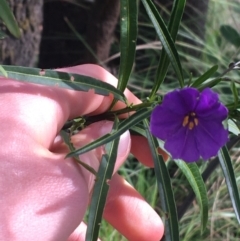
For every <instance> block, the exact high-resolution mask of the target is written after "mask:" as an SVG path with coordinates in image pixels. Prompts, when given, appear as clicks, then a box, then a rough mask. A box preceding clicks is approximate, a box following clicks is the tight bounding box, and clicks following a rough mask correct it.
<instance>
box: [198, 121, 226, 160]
mask: <svg viewBox="0 0 240 241" xmlns="http://www.w3.org/2000/svg"><path fill="white" fill-rule="evenodd" d="M195 129H196V130H195V133H196V136H195V137H196V142H197V146H198V149H199V152H200V154H201V156H202V158H203V159H204V160H207V159H209V158H210V157H213V156H215V155H216V154H217V152H218V150H219V149H220V148H221V147H222V146H223V145H224V144H225V143H226V142H227V141H228V131H227V130H225V129H224V127H223V125H222V123H221V122H216V121H212V120H208V121H206V120H201V121H200V122H199V125H198V126H197V127H196V128H195Z"/></svg>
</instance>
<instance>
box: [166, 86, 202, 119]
mask: <svg viewBox="0 0 240 241" xmlns="http://www.w3.org/2000/svg"><path fill="white" fill-rule="evenodd" d="M198 96H199V92H198V90H196V89H194V88H184V89H180V90H179V89H178V90H174V91H172V92H169V93H168V94H166V95H165V97H164V99H163V102H162V106H163V107H164V108H165V109H168V110H169V111H172V112H174V113H176V114H180V115H186V114H188V113H189V112H190V111H193V110H194V109H195V105H196V104H197V100H198Z"/></svg>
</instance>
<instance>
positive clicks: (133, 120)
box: [66, 109, 152, 157]
mask: <svg viewBox="0 0 240 241" xmlns="http://www.w3.org/2000/svg"><path fill="white" fill-rule="evenodd" d="M151 112H152V110H151V109H141V110H140V111H138V112H136V113H135V114H133V115H131V116H130V117H129V118H127V119H125V120H123V121H122V122H121V123H120V124H119V127H118V130H116V131H115V132H112V133H111V134H106V135H104V136H102V137H100V138H99V139H97V140H95V141H93V142H91V143H89V144H87V145H85V146H83V147H81V148H79V149H77V150H75V151H73V152H70V153H68V154H67V156H66V157H72V156H76V155H80V154H83V153H85V152H88V151H91V150H93V149H95V148H97V147H99V146H102V145H104V144H106V143H108V142H110V141H112V140H114V139H115V138H117V137H119V136H120V135H122V134H123V133H124V132H125V131H127V130H129V129H130V128H131V127H132V126H134V125H136V124H137V123H139V122H140V121H142V120H144V119H145V118H148V117H149V116H150V114H151Z"/></svg>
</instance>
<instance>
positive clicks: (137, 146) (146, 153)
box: [131, 135, 169, 167]
mask: <svg viewBox="0 0 240 241" xmlns="http://www.w3.org/2000/svg"><path fill="white" fill-rule="evenodd" d="M131 140H132V145H131V153H132V154H133V155H134V156H135V157H136V158H137V159H138V160H139V161H140V162H141V163H142V164H143V165H145V166H148V167H153V166H154V163H153V159H152V154H151V150H150V147H149V144H148V141H147V139H146V138H145V137H144V136H137V135H131ZM158 153H159V155H162V157H163V159H164V161H167V160H168V158H169V156H168V154H167V153H166V152H164V151H163V150H162V149H161V148H158Z"/></svg>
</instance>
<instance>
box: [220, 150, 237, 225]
mask: <svg viewBox="0 0 240 241" xmlns="http://www.w3.org/2000/svg"><path fill="white" fill-rule="evenodd" d="M218 158H219V161H220V165H221V167H222V171H223V174H224V177H225V180H226V184H227V188H228V192H229V196H230V198H231V201H232V205H233V209H234V211H235V215H236V218H237V220H238V223H240V199H239V192H238V187H237V183H236V179H235V175H234V171H233V167H232V163H231V157H230V155H229V153H228V150H227V147H225V146H224V147H222V148H221V150H220V151H219V152H218Z"/></svg>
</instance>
